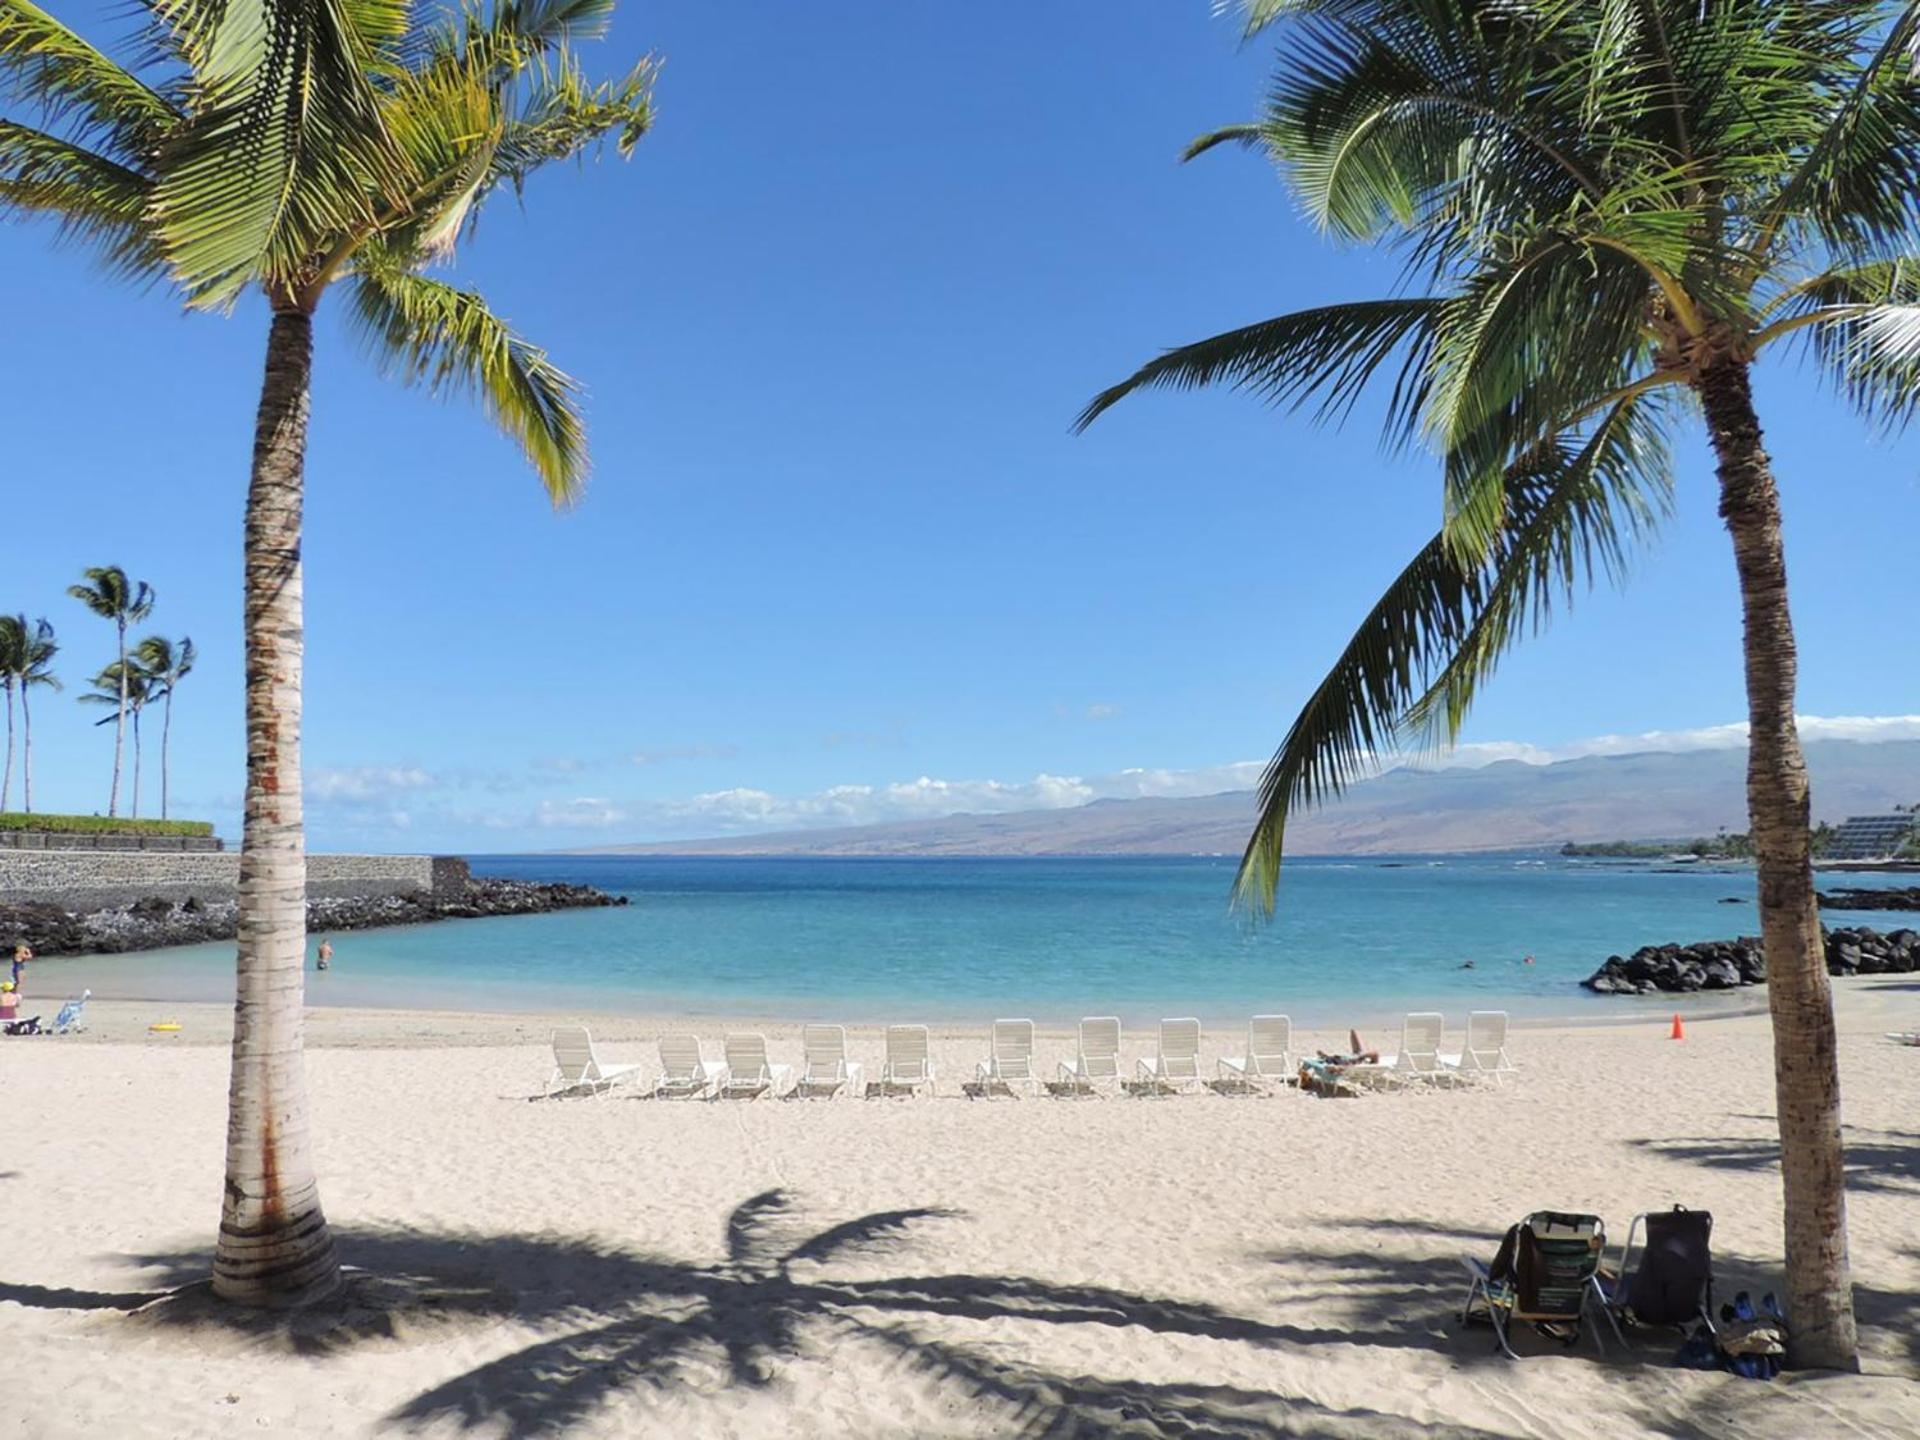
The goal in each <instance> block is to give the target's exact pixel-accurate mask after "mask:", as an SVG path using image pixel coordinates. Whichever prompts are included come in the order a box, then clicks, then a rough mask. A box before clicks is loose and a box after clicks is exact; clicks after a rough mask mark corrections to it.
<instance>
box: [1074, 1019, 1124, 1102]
mask: <svg viewBox="0 0 1920 1440" xmlns="http://www.w3.org/2000/svg"><path fill="white" fill-rule="evenodd" d="M1060 1082H1061V1084H1062V1085H1063V1086H1064V1087H1065V1088H1067V1089H1068V1090H1071V1091H1074V1092H1075V1093H1083V1094H1088V1095H1091V1094H1092V1093H1093V1092H1094V1091H1095V1090H1096V1089H1097V1088H1098V1087H1099V1086H1101V1085H1111V1086H1112V1087H1113V1088H1114V1089H1115V1090H1118V1089H1119V1088H1120V1019H1119V1017H1118V1016H1115V1015H1089V1016H1087V1017H1086V1018H1085V1019H1083V1020H1082V1021H1081V1022H1080V1035H1079V1039H1078V1040H1077V1041H1076V1042H1075V1045H1074V1053H1073V1058H1072V1059H1071V1060H1062V1061H1061V1062H1060Z"/></svg>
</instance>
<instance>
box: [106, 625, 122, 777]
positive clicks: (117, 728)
mask: <svg viewBox="0 0 1920 1440" xmlns="http://www.w3.org/2000/svg"><path fill="white" fill-rule="evenodd" d="M114 624H115V626H116V627H117V628H118V630H119V632H120V708H119V709H118V710H117V711H115V712H114V717H113V789H112V790H111V791H109V792H108V794H107V814H108V815H118V814H119V813H120V757H121V756H122V755H123V754H124V753H125V752H126V745H125V741H126V734H127V619H126V616H124V615H122V616H121V617H120V618H119V619H118V620H116V621H115V622H114Z"/></svg>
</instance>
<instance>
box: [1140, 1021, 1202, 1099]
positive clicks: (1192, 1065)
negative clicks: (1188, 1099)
mask: <svg viewBox="0 0 1920 1440" xmlns="http://www.w3.org/2000/svg"><path fill="white" fill-rule="evenodd" d="M1140 1074H1141V1076H1142V1077H1143V1078H1144V1079H1146V1080H1149V1081H1151V1082H1153V1083H1154V1084H1155V1085H1158V1086H1181V1087H1186V1086H1197V1085H1198V1084H1199V1083H1200V1022H1199V1021H1198V1020H1195V1019H1193V1018H1192V1017H1191V1016H1186V1017H1182V1018H1180V1019H1175V1020H1162V1021H1161V1022H1160V1039H1159V1042H1158V1046H1157V1053H1156V1054H1153V1055H1148V1056H1144V1057H1142V1059H1141V1061H1140Z"/></svg>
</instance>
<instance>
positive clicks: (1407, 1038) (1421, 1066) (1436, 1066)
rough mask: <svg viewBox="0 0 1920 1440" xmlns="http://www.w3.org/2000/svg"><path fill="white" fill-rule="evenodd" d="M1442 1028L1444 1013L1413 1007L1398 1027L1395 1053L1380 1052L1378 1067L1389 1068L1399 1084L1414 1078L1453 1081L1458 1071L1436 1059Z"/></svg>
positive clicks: (1445, 1026) (1424, 1080)
mask: <svg viewBox="0 0 1920 1440" xmlns="http://www.w3.org/2000/svg"><path fill="white" fill-rule="evenodd" d="M1446 1029H1447V1018H1446V1016H1444V1015H1437V1014H1435V1013H1434V1012H1432V1011H1430V1010H1422V1011H1416V1012H1415V1013H1414V1014H1411V1015H1409V1016H1407V1018H1406V1020H1405V1022H1404V1023H1403V1024H1402V1025H1401V1027H1400V1050H1399V1053H1398V1054H1395V1055H1382V1056H1381V1057H1380V1069H1382V1070H1385V1071H1388V1072H1390V1076H1391V1078H1392V1079H1393V1080H1396V1081H1398V1082H1400V1083H1401V1084H1403V1085H1410V1084H1413V1083H1414V1082H1416V1081H1422V1082H1425V1083H1428V1084H1438V1083H1439V1082H1441V1081H1443V1080H1444V1081H1445V1082H1446V1083H1447V1084H1449V1085H1451V1084H1453V1083H1454V1082H1455V1080H1456V1079H1457V1078H1458V1072H1456V1071H1454V1070H1452V1069H1449V1068H1448V1067H1447V1066H1446V1065H1443V1064H1442V1063H1441V1061H1440V1040H1441V1037H1442V1036H1443V1035H1445V1034H1446ZM1355 1068H1356V1069H1360V1068H1363V1067H1359V1066H1356V1067H1355Z"/></svg>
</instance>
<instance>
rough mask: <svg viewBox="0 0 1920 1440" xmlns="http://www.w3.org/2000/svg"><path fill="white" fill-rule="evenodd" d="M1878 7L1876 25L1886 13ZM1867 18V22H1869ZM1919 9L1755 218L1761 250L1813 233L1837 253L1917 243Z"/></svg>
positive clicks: (1911, 8)
mask: <svg viewBox="0 0 1920 1440" xmlns="http://www.w3.org/2000/svg"><path fill="white" fill-rule="evenodd" d="M1884 8H1885V7H1882V6H1876V7H1873V9H1874V11H1875V12H1879V13H1875V14H1874V15H1873V16H1872V17H1871V18H1872V19H1873V20H1875V21H1877V20H1879V19H1880V18H1881V13H1883V12H1884ZM1863 18H1864V17H1863ZM1917 52H1920V5H1912V4H1909V5H1903V6H1901V7H1900V10H1899V13H1898V14H1897V15H1896V16H1895V17H1894V19H1893V22H1892V24H1891V25H1888V26H1886V28H1885V30H1884V33H1883V34H1881V35H1880V37H1879V44H1878V46H1877V47H1876V48H1875V49H1874V51H1873V52H1872V53H1871V54H1870V55H1869V56H1868V57H1867V59H1866V60H1865V62H1864V63H1862V64H1860V65H1858V66H1857V67H1856V69H1855V73H1854V77H1853V84H1852V86H1851V87H1850V88H1849V89H1848V91H1847V92H1846V93H1845V94H1844V95H1842V96H1841V97H1840V99H1839V101H1838V103H1837V104H1835V105H1834V106H1833V107H1832V108H1831V111H1830V112H1829V114H1828V115H1827V116H1825V117H1824V121H1825V123H1824V125H1823V126H1822V129H1821V131H1820V133H1819V135H1818V136H1817V138H1816V139H1815V140H1814V142H1813V143H1812V144H1811V145H1809V146H1807V147H1806V149H1805V152H1804V154H1803V155H1801V156H1800V158H1799V161H1798V164H1797V165H1795V166H1794V167H1793V169H1792V171H1791V172H1790V173H1789V174H1788V175H1787V176H1786V177H1785V179H1784V180H1783V181H1782V182H1781V183H1780V184H1779V185H1778V186H1777V188H1776V189H1775V190H1774V192H1773V193H1772V194H1771V195H1769V196H1768V197H1767V203H1766V204H1765V206H1764V207H1763V208H1761V209H1760V211H1759V214H1758V215H1757V218H1756V229H1757V231H1758V234H1759V242H1760V243H1761V244H1762V245H1770V244H1771V242H1772V241H1773V239H1774V238H1775V237H1776V236H1777V235H1779V234H1781V233H1782V232H1784V231H1788V230H1791V229H1792V228H1794V227H1795V226H1797V225H1802V224H1805V225H1810V226H1812V227H1813V228H1814V229H1816V230H1817V231H1819V232H1820V233H1821V235H1822V237H1823V238H1824V240H1825V241H1826V243H1827V244H1829V245H1831V246H1833V247H1835V248H1838V249H1851V248H1855V247H1859V246H1862V245H1873V244H1885V243H1887V242H1889V241H1891V242H1893V243H1896V244H1900V243H1910V242H1911V239H1912V237H1913V232H1914V228H1915V226H1916V224H1917V223H1920V88H1916V86H1915V84H1914V78H1915V77H1914V62H1915V57H1916V53H1917Z"/></svg>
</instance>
